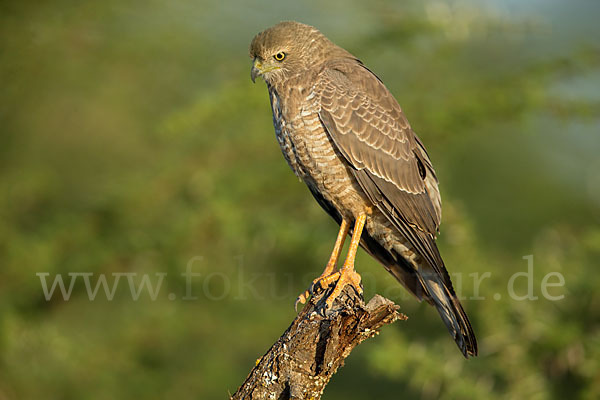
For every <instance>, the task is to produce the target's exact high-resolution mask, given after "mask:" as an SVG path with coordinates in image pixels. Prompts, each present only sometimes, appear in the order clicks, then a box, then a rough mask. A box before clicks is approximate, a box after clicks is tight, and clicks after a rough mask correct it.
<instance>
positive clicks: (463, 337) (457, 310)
mask: <svg viewBox="0 0 600 400" xmlns="http://www.w3.org/2000/svg"><path fill="white" fill-rule="evenodd" d="M422 269H431V272H430V273H429V271H421V270H422ZM419 270H420V271H419V272H418V273H417V276H418V280H419V281H420V283H421V285H422V287H423V288H424V289H425V291H426V296H424V297H425V298H426V300H428V302H429V303H430V304H432V305H433V306H434V307H435V308H436V309H437V312H438V313H439V314H440V317H442V321H444V324H445V325H446V327H447V328H448V331H449V332H450V335H452V337H453V338H454V341H455V342H456V344H457V346H458V348H459V349H460V351H462V353H463V355H464V356H465V357H466V358H468V357H469V356H476V355H477V340H476V339H475V333H474V332H473V328H472V327H471V323H470V322H469V318H468V317H467V314H466V313H465V310H464V309H463V308H462V305H461V304H460V301H459V300H458V298H457V297H456V294H455V293H454V290H453V289H452V283H450V280H449V279H448V284H447V283H446V282H444V281H445V279H444V278H443V276H442V275H440V274H439V273H437V272H436V271H434V270H433V269H432V268H431V267H429V266H427V268H422V266H420V267H419Z"/></svg>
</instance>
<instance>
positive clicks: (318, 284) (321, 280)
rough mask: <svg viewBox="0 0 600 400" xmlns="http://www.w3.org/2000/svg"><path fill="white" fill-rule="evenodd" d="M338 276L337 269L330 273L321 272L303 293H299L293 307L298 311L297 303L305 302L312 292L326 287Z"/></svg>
mask: <svg viewBox="0 0 600 400" xmlns="http://www.w3.org/2000/svg"><path fill="white" fill-rule="evenodd" d="M339 277H340V272H339V271H338V272H334V273H333V274H330V275H326V274H323V275H321V276H319V277H318V278H316V279H315V280H313V283H312V284H311V285H310V287H309V288H308V289H307V290H305V291H304V292H303V293H300V295H299V296H298V297H297V298H296V303H294V309H295V310H296V311H298V303H301V304H304V303H306V301H307V300H308V298H309V297H310V296H311V295H312V294H314V293H315V292H317V291H320V290H324V289H327V288H328V287H329V285H331V284H332V283H333V282H335V281H337V280H338V279H339Z"/></svg>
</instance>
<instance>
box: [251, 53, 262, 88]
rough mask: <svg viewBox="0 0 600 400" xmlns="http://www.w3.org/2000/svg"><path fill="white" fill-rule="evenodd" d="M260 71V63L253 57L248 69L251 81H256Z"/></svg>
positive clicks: (260, 73)
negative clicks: (250, 67) (250, 66)
mask: <svg viewBox="0 0 600 400" xmlns="http://www.w3.org/2000/svg"><path fill="white" fill-rule="evenodd" d="M262 73H263V71H262V64H261V63H260V61H258V59H257V58H255V59H254V62H253V63H252V69H251V70H250V79H252V83H254V82H256V77H257V76H260V75H262Z"/></svg>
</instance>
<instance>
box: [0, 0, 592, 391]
mask: <svg viewBox="0 0 600 400" xmlns="http://www.w3.org/2000/svg"><path fill="white" fill-rule="evenodd" d="M525 3H526V4H521V2H517V1H509V2H500V1H487V2H474V1H472V2H465V1H463V2H454V1H451V2H446V1H426V2H418V1H411V2H398V4H396V3H395V2H385V1H382V0H376V1H371V2H368V3H364V4H363V2H358V1H350V2H348V1H343V2H342V1H334V2H330V3H327V4H321V3H320V2H316V1H310V2H306V3H290V4H283V3H282V4H275V3H270V2H267V1H262V2H255V3H250V2H241V1H237V2H218V1H205V2H191V1H184V0H177V1H164V0H152V1H148V2H136V1H128V0H119V1H116V0H107V1H103V2H76V1H69V0H59V1H54V2H49V1H43V2H38V3H37V4H32V3H28V2H4V3H3V4H2V5H0V10H1V12H0V33H1V34H0V43H1V51H0V77H1V78H2V90H1V91H0V121H1V122H2V128H1V129H2V145H1V146H0V193H1V194H2V196H0V217H1V220H2V223H1V224H0V274H1V278H0V399H40V398H44V399H106V398H124V399H128V398H146V399H167V398H168V399H172V398H177V399H188V398H201V399H211V398H215V399H216V398H227V394H228V392H230V393H233V392H234V391H235V390H236V388H237V386H238V385H239V384H240V383H241V382H242V381H243V379H244V377H245V376H246V374H247V373H248V371H249V370H250V369H251V367H252V366H253V365H254V361H255V360H256V359H257V358H259V357H260V356H261V355H262V354H263V353H264V352H265V351H266V349H267V348H268V346H270V344H271V343H272V342H273V341H274V340H275V339H276V338H277V337H278V336H279V335H280V334H281V332H282V331H283V330H284V329H285V328H286V327H287V324H288V323H289V322H290V321H291V320H292V318H293V316H294V311H293V301H294V299H295V296H296V295H297V293H299V292H300V291H301V290H303V289H304V288H305V287H306V286H307V285H308V283H309V282H310V280H311V279H312V277H314V276H316V275H317V274H318V273H320V271H321V269H322V266H323V264H324V262H325V260H326V259H327V257H328V252H329V250H330V247H331V245H332V242H333V240H334V238H335V234H336V226H335V224H334V223H333V222H332V221H330V219H329V217H327V216H326V215H325V213H324V212H322V210H320V209H319V207H318V206H317V205H316V203H315V202H314V201H313V199H312V197H311V196H310V195H309V193H308V191H307V190H306V189H305V188H304V187H303V185H302V184H300V183H298V182H297V180H296V179H295V178H294V177H293V175H292V174H291V172H290V171H289V169H288V167H287V165H286V164H285V162H284V161H283V159H282V157H281V155H280V151H279V149H278V146H277V143H276V141H275V140H274V137H273V136H274V135H273V128H272V125H271V112H270V109H269V105H268V98H267V94H266V90H265V88H264V86H263V85H262V84H257V85H252V84H251V82H250V79H249V69H250V60H249V59H248V58H247V46H248V43H249V42H250V40H251V38H252V37H253V35H254V34H255V33H257V32H258V31H260V30H262V29H264V28H266V27H267V26H270V25H273V24H274V23H276V22H278V21H280V20H283V19H295V20H299V21H302V22H306V23H310V24H313V25H316V26H317V27H319V28H320V29H321V30H322V31H323V32H324V33H325V34H326V35H328V36H329V37H330V38H331V39H333V40H334V41H336V42H337V43H338V44H340V45H342V46H343V47H345V48H347V49H349V50H350V51H352V52H353V53H354V54H356V55H357V56H358V57H360V58H361V59H362V60H363V61H364V62H365V63H366V64H367V65H368V66H369V67H370V68H371V69H372V70H373V71H375V72H376V73H377V74H378V75H379V76H380V77H381V78H382V80H383V81H384V82H385V83H386V84H387V85H388V87H389V88H390V90H391V91H392V92H393V93H394V94H395V95H396V97H397V98H398V100H399V102H400V104H401V105H402V106H403V108H404V110H405V112H406V114H407V116H408V118H409V120H410V121H411V123H412V125H413V128H414V129H415V130H416V131H417V133H418V134H419V135H420V136H421V138H422V139H423V141H424V142H425V144H426V145H427V147H428V150H429V153H430V155H431V157H432V159H433V162H434V165H435V167H436V169H437V171H438V176H439V178H440V181H441V190H442V195H443V199H444V219H443V224H442V234H441V237H440V239H439V243H440V248H441V251H442V254H443V255H444V258H445V260H446V264H447V265H448V266H449V269H450V270H451V272H453V273H454V274H455V278H454V280H455V283H456V286H457V289H459V291H460V292H461V293H462V295H463V296H464V297H467V298H469V297H476V296H479V297H481V298H482V299H479V300H473V299H472V300H469V299H466V300H465V301H464V304H465V308H466V309H467V311H468V314H469V315H470V317H471V320H472V322H473V324H474V328H475V331H476V333H477V334H478V338H479V342H480V356H479V357H477V358H475V359H472V360H469V361H465V360H464V359H463V358H462V356H461V355H460V353H459V351H458V350H457V349H456V347H455V345H454V343H452V340H451V338H450V337H449V336H448V334H447V332H446V330H445V328H444V327H443V324H442V323H441V322H440V321H439V317H438V316H437V314H436V313H435V311H434V310H433V309H431V308H429V307H428V306H427V305H422V304H418V303H416V302H415V301H414V300H413V299H412V298H410V297H408V296H407V295H406V293H404V292H403V291H402V290H401V289H400V288H399V285H398V284H397V283H396V282H394V280H393V279H392V278H391V277H389V276H387V275H386V273H385V271H384V270H383V268H381V267H380V266H379V265H377V264H376V263H375V262H374V261H373V260H371V259H369V257H368V256H366V255H365V254H364V253H362V254H361V255H360V256H359V260H358V269H359V271H360V272H361V273H362V274H363V280H364V285H365V288H366V295H367V297H370V296H372V295H373V294H374V293H376V292H377V293H382V294H384V295H388V296H390V297H393V298H395V299H396V300H397V301H398V302H399V303H400V304H401V305H402V307H403V311H404V312H405V313H406V314H407V315H408V316H409V318H410V319H409V320H408V321H406V322H403V323H397V324H396V326H394V327H388V328H385V329H384V330H383V331H382V333H381V335H380V336H378V337H377V338H376V339H374V340H371V341H368V342H366V343H365V344H363V345H362V346H360V347H359V348H358V349H357V350H356V351H355V352H354V353H353V354H352V355H351V356H350V358H349V359H348V360H347V362H346V364H347V365H346V367H344V368H343V369H342V370H341V371H340V372H339V374H338V375H337V376H336V377H335V379H334V380H333V381H332V383H331V384H330V385H329V386H328V388H327V390H326V393H325V396H324V398H326V399H342V398H397V397H398V394H399V393H401V394H402V396H401V397H402V398H406V399H409V398H416V399H435V398H444V399H505V398H512V399H523V398H530V399H563V398H581V399H594V398H598V397H600V296H599V295H598V288H599V287H600V274H598V272H597V267H598V262H599V261H600V224H599V222H600V174H599V171H600V157H599V156H598V153H599V150H600V135H599V132H598V127H599V122H600V95H599V93H600V47H599V45H598V40H597V39H598V36H599V34H600V28H599V25H598V24H597V21H596V18H597V16H598V13H599V12H600V8H599V7H598V4H597V3H594V2H590V1H584V0H579V1H575V2H569V3H568V4H567V2H559V1H540V0H536V1H531V2H525ZM334 15H335V18H333V17H332V16H334ZM527 255H533V256H534V270H533V271H534V273H533V276H532V284H533V288H534V295H535V296H537V297H538V299H537V300H522V301H518V300H516V299H514V298H511V297H510V296H509V292H508V290H507V285H508V282H509V280H510V278H511V276H513V274H515V273H517V272H524V271H527V261H526V260H525V259H523V257H524V256H527ZM194 257H202V258H201V259H198V258H196V259H194ZM190 260H192V261H190ZM190 262H191V264H190V265H191V268H192V269H193V271H194V272H195V273H199V274H201V275H200V276H198V277H193V279H192V280H191V286H190V287H189V288H188V287H187V286H186V285H187V281H186V279H185V278H184V277H183V276H182V275H181V274H182V273H184V272H185V271H186V267H187V265H188V263H190ZM40 272H45V273H49V274H50V275H49V278H48V279H49V280H50V281H49V282H50V283H51V280H52V279H53V278H54V276H56V274H63V277H64V279H65V280H66V281H67V285H68V275H67V274H68V273H74V272H87V273H93V274H94V275H93V277H92V282H93V284H95V282H96V280H97V279H98V276H100V275H99V274H106V276H107V278H108V280H109V282H112V279H113V275H111V274H113V273H138V274H150V278H151V279H152V280H153V281H154V282H156V280H157V276H156V275H155V274H156V273H160V274H167V275H166V276H165V277H164V281H163V283H162V286H161V289H160V292H159V293H158V295H157V297H156V299H155V300H152V299H151V297H150V296H149V295H148V294H146V293H145V292H144V293H142V295H141V296H140V299H139V300H137V301H134V300H133V299H132V296H131V294H130V293H129V289H128V288H127V286H126V285H125V283H126V282H127V281H126V278H122V279H123V280H122V281H121V284H120V286H119V287H118V290H117V292H116V294H115V297H114V299H113V300H111V301H109V300H107V298H106V296H104V295H103V292H102V290H100V294H99V295H98V296H97V298H96V299H95V300H93V301H90V300H89V298H88V294H87V292H86V288H85V286H84V285H83V281H78V283H76V284H74V288H73V293H72V296H71V298H70V299H69V300H68V301H64V300H63V299H62V298H61V296H59V295H58V294H57V293H55V295H54V296H53V297H52V299H51V300H49V301H47V300H46V299H45V297H44V293H43V290H42V286H41V282H40V278H39V277H38V276H36V273H40ZM551 272H558V273H560V274H562V275H563V276H564V280H565V285H564V287H552V288H549V289H548V292H549V293H550V294H551V295H553V296H561V295H564V298H563V299H561V300H557V301H551V300H549V299H547V298H546V297H544V296H543V292H541V285H542V282H543V280H544V277H545V276H546V274H549V273H551ZM486 273H489V274H488V276H489V277H487V278H485V279H483V280H481V284H480V285H479V288H478V289H477V288H476V287H475V286H474V277H473V276H472V275H469V274H479V275H476V276H479V277H482V276H483V275H484V274H486ZM80 279H81V278H80ZM551 281H552V282H556V280H554V279H553V280H551ZM188 289H191V290H192V292H193V293H194V296H196V297H197V299H194V300H184V299H182V297H183V296H184V295H185V294H186V290H188ZM527 289H528V283H527V281H526V279H525V278H523V277H521V278H518V279H517V280H515V292H516V293H517V294H518V295H524V294H525V293H526V292H527ZM170 294H171V296H169V295H170ZM513 297H514V296H513Z"/></svg>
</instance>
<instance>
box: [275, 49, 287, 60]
mask: <svg viewBox="0 0 600 400" xmlns="http://www.w3.org/2000/svg"><path fill="white" fill-rule="evenodd" d="M273 58H274V59H276V60H277V61H283V59H284V58H285V53H284V52H283V51H280V52H279V53H277V54H275V55H274V56H273Z"/></svg>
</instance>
